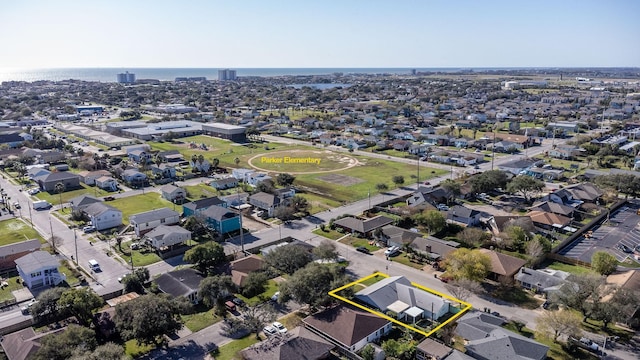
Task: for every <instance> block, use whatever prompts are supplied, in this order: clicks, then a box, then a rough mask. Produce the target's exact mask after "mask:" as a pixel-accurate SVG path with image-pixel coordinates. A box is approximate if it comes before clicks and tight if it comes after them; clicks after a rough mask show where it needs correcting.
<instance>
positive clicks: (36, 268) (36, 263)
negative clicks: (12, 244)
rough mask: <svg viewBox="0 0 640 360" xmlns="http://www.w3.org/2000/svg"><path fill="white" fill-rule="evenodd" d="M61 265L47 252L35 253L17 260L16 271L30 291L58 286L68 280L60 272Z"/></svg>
mask: <svg viewBox="0 0 640 360" xmlns="http://www.w3.org/2000/svg"><path fill="white" fill-rule="evenodd" d="M59 265H60V263H59V262H58V260H57V259H56V258H55V257H54V256H53V255H51V254H49V253H48V252H46V251H34V252H32V253H30V254H27V255H25V256H23V257H21V258H19V259H16V269H17V270H18V274H19V275H20V277H21V278H22V281H23V283H24V284H25V285H26V286H27V287H28V288H29V289H37V288H40V287H44V286H56V285H58V284H60V283H61V282H63V281H65V280H66V279H67V277H66V275H65V274H63V273H61V272H59V271H58V266H59Z"/></svg>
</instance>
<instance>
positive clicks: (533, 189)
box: [507, 175, 544, 202]
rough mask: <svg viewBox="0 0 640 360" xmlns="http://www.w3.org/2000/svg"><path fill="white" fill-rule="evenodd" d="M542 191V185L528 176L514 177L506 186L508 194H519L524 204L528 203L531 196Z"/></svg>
mask: <svg viewBox="0 0 640 360" xmlns="http://www.w3.org/2000/svg"><path fill="white" fill-rule="evenodd" d="M542 189H544V183H543V182H542V181H540V180H538V179H535V178H533V177H531V176H528V175H519V176H516V177H515V178H513V179H512V180H511V181H510V182H509V184H508V185H507V191H508V192H510V193H512V194H518V193H519V194H521V195H522V196H523V197H524V199H525V201H526V202H530V201H531V196H533V194H535V193H537V192H540V191H541V190H542Z"/></svg>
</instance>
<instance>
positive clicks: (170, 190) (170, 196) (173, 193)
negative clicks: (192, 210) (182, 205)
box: [160, 184, 187, 202]
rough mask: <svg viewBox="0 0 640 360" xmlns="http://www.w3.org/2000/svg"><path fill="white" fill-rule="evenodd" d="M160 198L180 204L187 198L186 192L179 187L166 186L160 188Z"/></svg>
mask: <svg viewBox="0 0 640 360" xmlns="http://www.w3.org/2000/svg"><path fill="white" fill-rule="evenodd" d="M160 193H162V197H163V198H165V199H167V200H168V201H171V202H174V201H175V202H181V201H183V200H184V199H186V198H187V191H186V190H185V189H183V188H181V187H177V186H175V185H171V184H167V185H163V186H161V187H160Z"/></svg>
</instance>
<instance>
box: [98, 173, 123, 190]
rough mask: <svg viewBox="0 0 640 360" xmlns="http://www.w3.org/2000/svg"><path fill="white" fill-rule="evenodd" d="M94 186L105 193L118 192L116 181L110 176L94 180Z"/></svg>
mask: <svg viewBox="0 0 640 360" xmlns="http://www.w3.org/2000/svg"><path fill="white" fill-rule="evenodd" d="M95 184H96V186H97V187H98V188H100V189H102V190H107V191H116V190H118V180H116V179H114V178H112V177H111V176H101V177H99V178H97V179H96V180H95Z"/></svg>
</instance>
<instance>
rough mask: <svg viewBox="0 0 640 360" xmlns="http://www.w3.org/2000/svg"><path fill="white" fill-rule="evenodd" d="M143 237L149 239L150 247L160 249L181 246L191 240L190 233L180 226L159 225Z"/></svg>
mask: <svg viewBox="0 0 640 360" xmlns="http://www.w3.org/2000/svg"><path fill="white" fill-rule="evenodd" d="M145 237H146V238H147V239H149V241H150V242H151V245H152V246H153V247H154V248H156V249H160V248H162V247H165V246H167V247H168V246H173V245H178V244H183V243H184V242H186V241H187V240H190V239H191V231H189V230H187V229H185V228H183V227H180V226H177V225H175V226H167V225H160V226H158V227H156V228H155V229H153V230H151V231H149V232H148V233H147V234H146V235H145Z"/></svg>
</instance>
